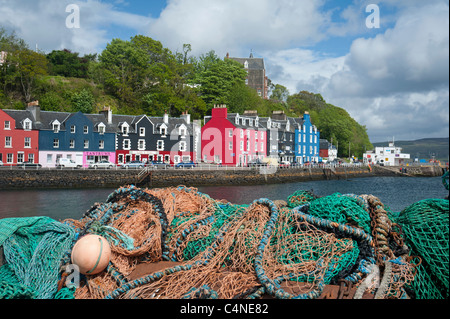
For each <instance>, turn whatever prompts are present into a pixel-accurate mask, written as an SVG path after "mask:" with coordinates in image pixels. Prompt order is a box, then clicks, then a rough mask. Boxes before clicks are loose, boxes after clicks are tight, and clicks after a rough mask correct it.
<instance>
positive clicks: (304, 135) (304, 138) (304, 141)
mask: <svg viewBox="0 0 450 319" xmlns="http://www.w3.org/2000/svg"><path fill="white" fill-rule="evenodd" d="M303 143H306V134H303Z"/></svg>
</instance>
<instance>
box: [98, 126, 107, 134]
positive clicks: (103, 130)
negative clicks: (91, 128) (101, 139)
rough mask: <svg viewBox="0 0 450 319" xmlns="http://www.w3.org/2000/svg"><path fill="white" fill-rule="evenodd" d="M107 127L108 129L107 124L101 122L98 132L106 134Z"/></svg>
mask: <svg viewBox="0 0 450 319" xmlns="http://www.w3.org/2000/svg"><path fill="white" fill-rule="evenodd" d="M105 129H106V126H105V124H103V123H100V124H99V125H98V133H99V134H101V135H103V134H105Z"/></svg>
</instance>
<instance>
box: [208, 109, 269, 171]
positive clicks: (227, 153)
mask: <svg viewBox="0 0 450 319" xmlns="http://www.w3.org/2000/svg"><path fill="white" fill-rule="evenodd" d="M201 137H202V141H201V149H202V152H201V154H202V160H203V161H204V162H207V163H217V164H222V165H229V166H246V165H247V164H248V163H251V162H252V161H255V160H257V159H260V160H262V159H264V158H265V157H266V156H267V131H266V129H265V128H264V127H263V126H262V125H261V123H260V122H259V117H258V116H252V115H245V114H244V115H240V114H238V113H230V114H228V110H227V108H226V106H225V105H219V106H214V108H213V109H212V112H211V116H205V124H204V126H203V127H202V129H201Z"/></svg>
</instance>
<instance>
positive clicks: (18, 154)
mask: <svg viewBox="0 0 450 319" xmlns="http://www.w3.org/2000/svg"><path fill="white" fill-rule="evenodd" d="M17 163H18V164H19V163H23V153H17Z"/></svg>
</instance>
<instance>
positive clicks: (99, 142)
mask: <svg viewBox="0 0 450 319" xmlns="http://www.w3.org/2000/svg"><path fill="white" fill-rule="evenodd" d="M98 148H99V149H101V150H102V149H104V148H105V141H104V140H100V141H98Z"/></svg>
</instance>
